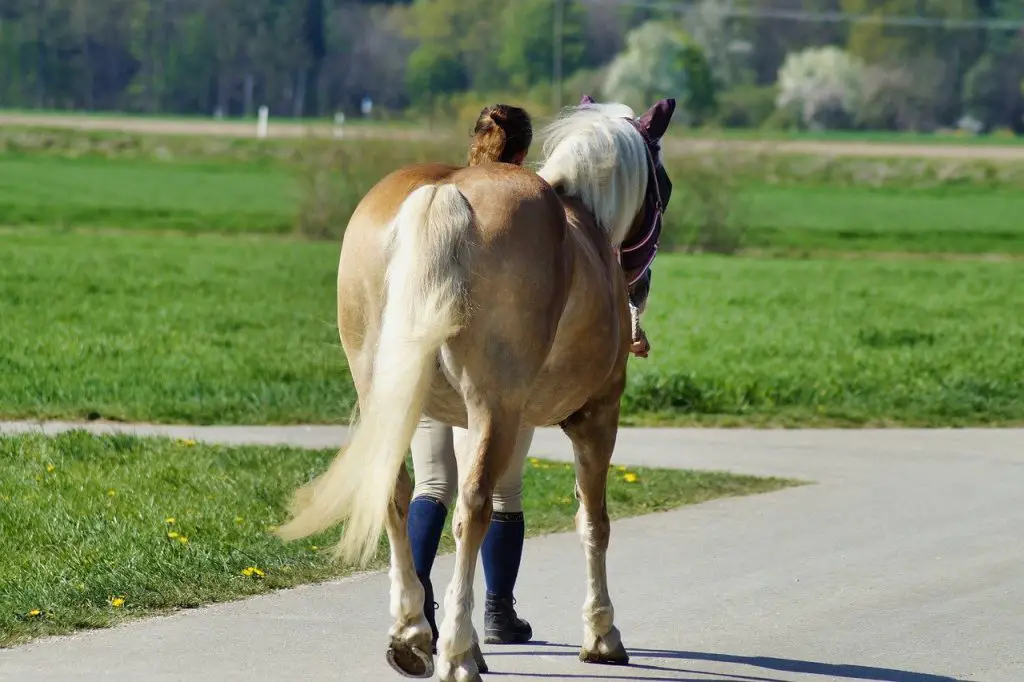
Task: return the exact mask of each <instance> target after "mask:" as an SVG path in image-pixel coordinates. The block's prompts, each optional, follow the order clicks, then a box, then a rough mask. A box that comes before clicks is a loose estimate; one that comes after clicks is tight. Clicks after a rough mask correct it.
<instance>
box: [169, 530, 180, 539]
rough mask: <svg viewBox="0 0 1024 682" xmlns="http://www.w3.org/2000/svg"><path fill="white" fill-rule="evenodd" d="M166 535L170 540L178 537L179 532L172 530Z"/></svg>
mask: <svg viewBox="0 0 1024 682" xmlns="http://www.w3.org/2000/svg"><path fill="white" fill-rule="evenodd" d="M167 537H169V538H170V539H172V540H177V539H178V537H180V534H179V533H178V531H176V530H172V531H171V532H170V533H168V534H167Z"/></svg>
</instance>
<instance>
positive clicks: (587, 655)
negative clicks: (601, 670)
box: [580, 642, 629, 665]
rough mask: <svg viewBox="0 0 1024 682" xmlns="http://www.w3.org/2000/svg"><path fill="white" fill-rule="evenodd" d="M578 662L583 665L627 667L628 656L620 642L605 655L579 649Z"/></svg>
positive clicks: (599, 652) (601, 652) (600, 652)
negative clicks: (581, 662)
mask: <svg viewBox="0 0 1024 682" xmlns="http://www.w3.org/2000/svg"><path fill="white" fill-rule="evenodd" d="M580 660H581V661H583V662H584V663H596V664H598V665H629V654H628V653H626V647H624V646H622V642H619V643H618V645H617V646H615V648H613V649H612V650H611V651H609V652H607V653H605V652H603V651H588V650H586V649H580Z"/></svg>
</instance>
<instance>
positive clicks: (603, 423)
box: [562, 392, 629, 665]
mask: <svg viewBox="0 0 1024 682" xmlns="http://www.w3.org/2000/svg"><path fill="white" fill-rule="evenodd" d="M618 395H619V392H616V393H613V396H614V399H612V397H611V396H609V397H608V398H604V399H601V400H598V401H595V402H592V403H589V404H587V405H586V406H584V407H583V409H581V410H580V411H579V412H577V413H576V414H574V415H572V416H571V417H569V419H567V420H566V421H564V422H563V423H562V430H563V431H565V433H566V435H568V436H569V438H570V439H571V440H572V445H573V451H574V453H575V460H576V496H577V497H578V498H579V500H580V507H579V510H578V511H577V512H576V530H577V532H579V534H580V538H581V539H582V541H583V551H584V553H585V555H586V561H587V596H586V600H585V601H584V602H583V644H582V647H581V648H580V660H581V661H584V662H587V663H605V664H617V665H625V664H626V663H629V655H628V654H627V653H626V649H625V647H624V646H623V645H622V637H621V635H620V634H619V630H618V628H616V627H615V624H614V616H615V608H614V607H613V606H612V600H611V596H610V595H609V594H608V571H607V561H606V557H607V553H608V539H609V535H610V534H611V522H610V521H609V519H608V507H607V503H606V496H605V486H606V484H607V481H608V465H609V463H610V462H611V458H612V451H613V450H614V449H615V438H616V434H617V432H618V422H619V400H618Z"/></svg>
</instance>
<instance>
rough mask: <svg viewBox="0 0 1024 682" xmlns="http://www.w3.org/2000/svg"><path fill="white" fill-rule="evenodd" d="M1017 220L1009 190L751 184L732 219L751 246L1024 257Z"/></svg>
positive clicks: (1019, 200) (1017, 204)
mask: <svg viewBox="0 0 1024 682" xmlns="http://www.w3.org/2000/svg"><path fill="white" fill-rule="evenodd" d="M670 210H671V209H670ZM1022 215H1024V194H1022V193H1021V192H1019V191H1011V190H996V191H978V190H973V191H968V190H960V191H951V190H949V189H942V190H900V189H871V188H865V187H821V186H817V187H815V186H796V187H794V186H785V187H769V186H754V187H748V188H746V189H744V190H743V191H742V192H741V193H740V194H739V196H738V202H737V206H736V213H735V218H736V219H738V221H739V223H740V224H741V225H742V226H743V227H744V228H745V230H746V238H745V240H744V245H745V246H746V247H749V248H760V249H808V250H829V251H890V252H899V251H906V252H920V253H960V254H971V253H973V254H978V253H1012V254H1022V253H1024V220H1021V219H1020V216H1022Z"/></svg>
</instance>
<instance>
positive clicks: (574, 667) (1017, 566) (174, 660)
mask: <svg viewBox="0 0 1024 682" xmlns="http://www.w3.org/2000/svg"><path fill="white" fill-rule="evenodd" d="M66 426H67V425H65V427H66ZM18 428H24V427H18ZM55 428H60V427H59V426H58V427H55ZM98 428H100V429H103V428H110V427H105V426H100V427H98ZM14 429H15V427H13V426H12V425H0V430H7V431H10V430H14ZM129 430H136V431H138V432H148V431H149V429H141V428H140V429H135V428H134V427H132V428H130V429H129ZM157 430H163V431H169V432H172V433H174V432H175V431H176V430H174V429H170V430H167V429H157ZM175 435H185V436H196V437H201V438H209V439H217V440H224V441H227V442H282V441H287V442H298V443H302V444H306V445H318V446H319V445H327V446H333V445H335V444H336V443H337V442H338V440H339V438H343V437H344V434H343V431H341V430H330V429H302V428H300V429H298V430H295V431H290V430H287V429H275V428H266V429H251V430H241V431H236V430H221V429H194V428H191V427H185V428H183V429H181V430H180V431H177V432H176V433H175ZM536 444H537V445H536V447H535V453H536V454H537V455H540V456H548V457H552V458H557V459H566V458H568V457H569V456H570V453H569V449H568V443H567V440H566V439H565V438H564V437H563V436H561V434H559V433H558V432H557V431H544V432H542V433H541V434H539V436H538V438H537V440H536ZM616 459H617V460H618V461H620V462H624V463H631V464H651V465H670V466H680V467H695V468H705V469H727V470H733V471H740V472H748V473H758V474H777V475H785V476H795V477H799V478H804V479H808V480H813V481H815V483H814V484H813V485H808V486H803V487H799V488H791V489H788V490H784V491H780V492H776V493H771V494H767V495H760V496H755V497H747V498H739V499H726V500H718V501H714V502H710V503H707V504H703V505H697V506H693V507H688V508H684V509H681V510H678V511H675V512H669V513H663V514H658V515H654V516H648V517H641V518H635V519H628V520H624V521H620V522H616V523H615V524H614V525H613V531H612V546H611V551H610V557H609V573H610V576H611V580H612V597H613V599H614V601H615V605H616V620H617V622H618V625H619V627H620V628H621V630H622V632H623V636H624V639H625V643H626V645H627V647H629V648H630V650H631V652H632V655H633V661H632V662H633V665H631V666H630V667H629V668H594V667H589V666H584V665H583V664H581V663H579V662H577V661H576V658H575V650H576V645H577V643H578V640H579V636H580V605H581V600H582V598H583V592H584V589H583V559H582V552H581V550H580V548H579V546H578V543H577V541H576V539H575V538H574V537H573V536H569V535H555V536H548V537H545V538H538V539H534V540H531V541H528V543H527V547H526V550H525V557H524V565H523V570H522V577H521V580H520V587H519V602H520V609H521V612H522V613H523V615H525V616H526V617H528V618H529V619H530V620H531V621H532V622H533V625H534V631H535V633H536V637H537V638H538V640H540V641H537V642H535V643H531V644H528V645H523V646H511V647H495V646H485V654H486V655H488V662H489V664H490V667H491V670H492V674H491V675H490V676H489V677H492V678H494V679H514V680H534V679H537V680H675V681H691V680H692V681H694V682H698V681H719V682H779V681H787V682H788V681H793V682H795V681H804V680H879V681H883V682H946V681H949V680H971V681H973V682H1020V680H1024V543H1022V540H1024V430H954V431H911V430H906V431H897V430H881V431H870V430H869V431H744V430H640V429H637V430H625V431H624V432H623V433H622V435H621V437H620V446H619V448H618V454H617V456H616ZM451 571H452V561H451V558H450V557H443V558H441V559H439V560H438V563H437V566H436V568H435V576H437V577H436V580H437V582H438V583H440V584H441V585H445V584H447V580H448V578H449V576H450V575H451ZM478 584H479V580H478ZM478 603H479V601H478ZM480 618H481V616H480V609H479V607H478V609H477V620H478V626H479V619H480ZM387 626H388V617H387V579H386V576H384V575H383V574H381V573H368V574H363V575H359V576H356V577H353V578H350V579H347V580H341V581H338V582H334V583H330V584H324V585H318V586H308V587H303V588H298V589H294V590H290V591H286V592H279V593H275V594H272V595H267V596H263V597H257V598H254V599H250V600H247V601H243V602H236V603H231V604H223V605H218V606H214V607H210V608H205V609H200V610H196V611H190V612H185V613H180V614H176V615H173V616H170V617H165V618H158V619H153V620H149V621H145V622H141V623H134V624H131V625H127V626H124V627H120V628H116V629H112V630H105V631H97V632H92V633H86V634H81V635H76V636H73V637H67V638H55V639H51V640H46V641H42V642H37V643H35V644H31V645H28V646H25V647H21V648H17V649H12V650H6V651H0V679H2V680H4V681H6V680H12V681H14V680H17V681H18V682H35V681H37V680H38V681H42V680H46V681H47V682H56V681H64V680H68V681H74V682H84V681H90V682H92V681H100V680H102V681H104V682H114V681H120V680H126V681H127V680H132V681H137V680H146V681H147V682H149V681H152V682H164V681H168V682H169V681H171V680H174V681H178V680H189V681H191V680H217V681H223V682H234V681H236V680H238V681H242V680H247V681H248V680H260V681H262V680H266V681H277V680H289V681H291V680H353V681H359V682H363V681H371V680H372V681H374V682H376V681H377V680H384V681H387V680H398V679H400V678H398V677H397V676H396V675H394V674H393V673H392V672H391V670H390V669H389V668H387V666H386V665H385V663H384V661H383V656H382V652H383V645H384V642H385V635H386V630H387Z"/></svg>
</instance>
